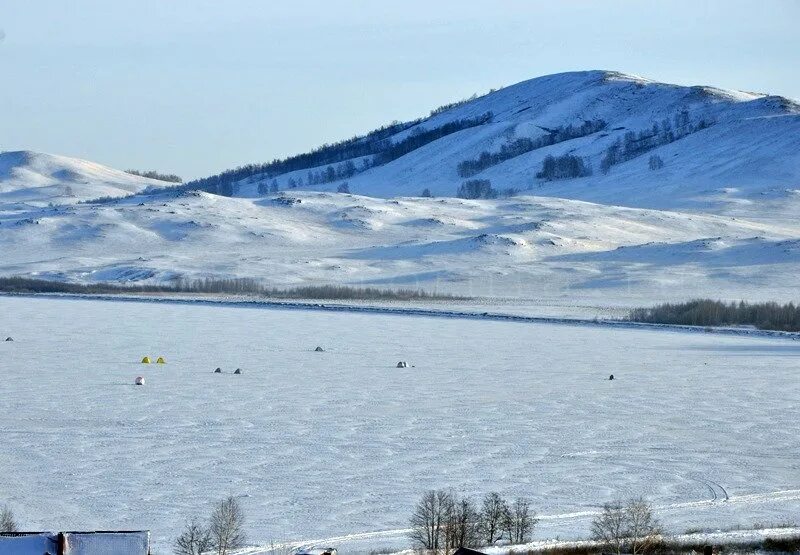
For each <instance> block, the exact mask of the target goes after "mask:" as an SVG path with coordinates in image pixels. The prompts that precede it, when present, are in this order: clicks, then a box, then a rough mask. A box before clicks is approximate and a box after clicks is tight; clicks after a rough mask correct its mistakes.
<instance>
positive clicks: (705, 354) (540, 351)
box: [0, 297, 800, 553]
mask: <svg viewBox="0 0 800 555" xmlns="http://www.w3.org/2000/svg"><path fill="white" fill-rule="evenodd" d="M0 335H2V338H3V339H4V338H5V336H12V337H13V338H14V339H15V341H13V342H2V343H0V357H1V358H0V360H2V362H1V363H0V365H1V366H0V367H2V382H0V387H1V388H2V401H1V402H0V421H2V422H4V425H3V427H2V430H0V433H2V435H3V438H2V442H0V500H3V501H6V502H8V503H9V504H10V505H11V506H13V507H14V509H15V511H16V512H17V514H18V517H19V520H20V521H21V522H22V523H23V524H24V527H25V528H34V529H36V528H42V529H91V528H150V529H152V530H153V539H154V542H155V547H156V552H158V553H166V552H168V550H169V544H170V542H171V538H172V537H174V535H175V534H176V532H177V531H178V530H179V529H180V527H181V526H182V524H183V522H184V521H185V519H186V518H188V517H189V516H191V515H194V514H198V515H205V514H206V513H208V511H209V508H210V504H211V503H212V502H213V501H214V500H215V499H218V498H220V497H222V496H225V495H228V494H233V495H237V496H241V499H242V503H243V505H244V508H245V510H246V512H247V516H248V532H249V536H250V538H251V541H252V542H253V543H257V544H266V543H268V542H270V541H271V540H274V541H276V542H281V541H303V540H313V539H325V538H332V537H337V536H349V535H352V534H358V533H364V534H365V535H364V536H362V537H361V539H360V540H359V539H358V537H350V538H342V539H340V540H338V541H336V544H337V545H338V546H340V547H342V548H343V551H340V552H346V553H359V552H369V551H370V550H372V549H376V548H379V547H384V546H385V547H398V548H402V547H404V545H405V544H406V540H405V538H404V536H403V532H402V530H403V529H404V528H405V527H406V525H407V520H408V515H409V513H410V511H411V508H412V506H413V504H414V502H415V500H416V499H417V497H418V496H419V495H420V494H421V493H422V492H423V491H424V490H426V489H429V488H440V487H453V488H455V489H457V490H458V491H460V492H462V493H464V494H468V495H473V496H476V497H478V496H481V495H482V494H484V493H486V492H488V491H491V490H498V491H500V492H502V493H503V494H506V495H508V496H516V495H524V496H528V497H530V498H531V499H532V501H533V503H534V504H535V506H536V507H537V509H538V511H539V512H540V513H541V514H542V515H543V518H542V522H541V524H540V527H539V528H538V530H537V532H536V538H537V539H545V538H552V537H555V536H557V535H558V536H561V537H562V538H564V537H567V538H581V537H585V535H586V534H587V531H588V523H589V521H590V520H591V514H592V511H594V510H596V508H597V507H598V506H599V505H600V504H602V503H603V502H604V501H608V500H610V499H612V498H613V497H615V496H618V495H621V496H628V495H639V494H642V495H645V496H647V497H648V498H649V499H650V500H651V501H652V502H653V503H654V504H655V505H656V506H657V507H658V508H659V516H660V517H661V518H662V519H663V520H664V523H665V524H666V526H667V528H668V529H669V530H671V531H673V532H683V531H685V530H686V529H687V528H690V527H692V528H694V527H701V528H712V529H713V528H715V527H722V528H727V527H730V526H735V525H738V524H741V525H745V526H751V525H752V524H753V523H754V522H761V523H774V522H779V521H785V520H787V519H793V518H796V515H798V512H799V511H800V472H799V470H800V467H799V466H798V461H797V453H798V452H800V438H799V437H798V435H797V433H796V432H797V422H798V420H799V419H800V405H798V403H797V399H798V397H799V396H800V380H798V379H797V372H796V367H797V360H798V356H800V343H796V342H793V341H791V340H786V339H767V338H758V337H734V336H723V335H717V334H701V333H682V332H675V331H653V330H637V329H610V328H601V327H579V326H559V325H540V324H527V323H526V324H522V323H508V322H496V321H481V320H474V319H473V320H455V319H444V318H423V317H410V316H393V315H379V314H347V313H328V312H313V311H293V310H279V309H254V308H243V307H225V306H220V307H213V306H203V305H175V304H155V303H120V302H108V301H89V300H66V299H30V298H9V297H3V298H0ZM317 345H321V346H323V347H324V348H325V349H326V352H323V353H315V352H312V351H313V349H314V347H316V346H317ZM144 355H150V356H159V355H163V356H165V357H166V359H167V364H166V365H155V364H153V365H149V366H148V365H142V364H139V360H140V359H141V357H142V356H144ZM399 360H406V361H408V363H409V368H405V369H396V368H395V367H394V366H395V364H396V363H397V361H399ZM217 366H221V367H222V368H223V369H224V370H225V371H226V373H224V374H222V375H219V374H213V373H212V370H213V369H214V368H215V367H217ZM236 367H241V368H242V369H243V370H244V373H243V374H242V375H239V376H236V375H233V374H232V370H233V369H235V368H236ZM611 373H613V374H615V376H616V377H617V379H616V380H614V381H613V382H610V381H608V379H607V378H608V375H609V374H611ZM137 375H142V376H144V377H145V378H146V380H147V384H146V385H145V386H144V387H136V386H134V385H132V384H133V380H134V378H135V377H136V376H137Z"/></svg>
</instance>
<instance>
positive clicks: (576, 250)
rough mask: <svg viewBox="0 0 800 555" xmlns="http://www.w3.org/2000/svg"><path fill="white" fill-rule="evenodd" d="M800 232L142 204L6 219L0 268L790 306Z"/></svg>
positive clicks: (339, 198) (488, 208)
mask: <svg viewBox="0 0 800 555" xmlns="http://www.w3.org/2000/svg"><path fill="white" fill-rule="evenodd" d="M798 237H800V223H794V222H789V223H785V222H780V221H779V222H776V223H769V222H754V221H750V220H745V219H741V218H731V217H725V216H715V215H699V214H689V213H681V212H667V211H659V210H645V209H633V208H623V207H618V206H604V205H599V204H592V203H586V202H582V201H573V200H564V199H553V198H548V197H517V198H514V199H509V200H462V199H454V198H447V199H444V198H443V199H424V198H397V199H390V200H387V199H380V198H369V197H360V196H355V195H343V194H335V193H314V192H305V193H295V194H291V195H290V194H279V195H277V196H273V197H268V198H263V199H243V198H227V197H222V196H217V195H212V194H208V193H200V192H192V193H181V194H177V195H176V194H159V195H152V196H147V195H140V196H137V197H131V198H126V199H123V200H119V201H114V202H107V203H99V204H81V205H74V206H66V207H49V208H38V209H37V208H34V209H31V208H28V209H19V208H7V209H5V210H3V209H2V208H0V250H2V252H3V253H4V256H3V260H2V262H1V263H0V273H2V274H5V275H9V274H24V275H38V276H44V277H48V278H56V279H67V280H77V281H122V282H125V281H141V280H149V281H155V282H162V281H168V280H170V279H172V278H175V277H178V276H188V277H205V276H242V277H256V278H259V279H262V280H263V281H264V282H266V283H269V284H272V285H275V286H278V287H284V286H291V285H297V284H328V283H344V284H351V285H391V286H404V287H409V286H410V287H421V288H424V289H428V290H440V291H449V292H454V293H460V294H465V295H489V296H504V297H518V298H542V297H551V298H557V297H561V296H564V295H566V296H569V297H570V298H576V299H577V298H582V297H583V298H594V299H610V298H618V299H621V298H631V299H634V300H635V299H639V298H644V299H646V300H647V301H646V302H652V301H653V300H655V299H659V298H682V297H684V296H687V295H689V296H694V295H700V294H706V295H711V296H720V295H722V296H725V297H733V298H740V297H747V298H775V299H787V300H790V299H792V298H793V295H794V292H795V291H796V290H797V289H796V288H797V287H798V286H800V277H799V276H800V272H798V269H800V240H798Z"/></svg>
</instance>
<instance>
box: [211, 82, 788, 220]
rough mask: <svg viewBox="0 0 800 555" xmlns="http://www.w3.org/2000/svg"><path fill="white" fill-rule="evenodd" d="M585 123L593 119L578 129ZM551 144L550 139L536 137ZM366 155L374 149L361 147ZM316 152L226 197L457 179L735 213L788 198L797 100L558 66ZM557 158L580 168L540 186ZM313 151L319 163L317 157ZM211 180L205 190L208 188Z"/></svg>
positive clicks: (444, 186)
mask: <svg viewBox="0 0 800 555" xmlns="http://www.w3.org/2000/svg"><path fill="white" fill-rule="evenodd" d="M487 115H490V117H489V118H486V121H484V116H487ZM585 122H591V123H592V124H593V125H592V126H589V128H588V129H587V130H584V131H583V132H580V131H578V129H577V128H579V127H580V126H581V125H582V124H584V123H585ZM665 122H667V125H666V126H665ZM447 125H451V126H453V125H455V127H461V126H463V127H464V128H463V129H458V130H456V131H455V132H451V133H449V134H446V135H443V136H441V137H439V136H438V134H437V133H436V130H442V132H444V131H448V130H447V129H445V128H444V126H447ZM570 125H571V126H573V131H574V132H573V134H572V135H575V134H583V136H572V135H570V134H566V136H565V134H564V133H563V132H562V133H560V135H559V132H560V131H563V130H564V129H565V128H566V127H567V126H570ZM654 126H655V127H654ZM587 131H588V132H587ZM631 132H632V133H634V134H635V135H634V136H632V137H633V139H634V140H633V141H632V142H631V143H630V145H627V144H626V140H625V135H626V133H631ZM387 133H388V134H387ZM426 133H427V136H426ZM414 136H417V137H421V140H419V141H417V143H415V144H411V145H408V148H411V147H414V146H416V148H413V149H411V150H409V151H408V152H406V153H404V154H403V155H402V156H399V157H394V156H388V157H387V156H383V155H382V154H381V152H384V153H385V151H386V149H387V148H388V146H390V145H394V146H397V145H402V144H403V141H404V140H407V139H409V137H414ZM569 137H572V138H569ZM429 139H430V140H429ZM521 139H523V140H524V139H530V140H531V141H532V143H533V145H530V144H529V145H528V147H527V148H530V146H538V148H532V149H530V150H528V151H527V152H525V150H526V148H522V149H520V148H518V147H519V146H520V145H521V144H522V143H520V142H519V141H520V140H521ZM428 140H429V142H426V141H428ZM551 140H556V141H557V142H555V143H554V144H547V143H548V142H550V141H551ZM617 140H620V141H621V142H622V147H623V149H624V148H625V147H626V146H631V147H633V149H632V151H630V152H628V153H627V154H623V156H621V157H620V158H621V159H620V160H618V161H617V163H615V164H613V165H612V166H610V167H609V168H607V169H608V171H607V172H604V171H603V159H604V158H606V157H607V155H608V150H609V148H610V147H612V145H613V144H614V143H615V141H617ZM381 141H383V143H382V144H381ZM515 142H516V143H515ZM370 144H371V145H372V148H370ZM417 144H418V145H419V146H417ZM515 145H516V147H517V148H516V151H514V148H513V147H514V146H515ZM523 146H524V145H523ZM355 147H360V148H355ZM504 147H505V148H506V149H507V150H508V149H511V150H512V152H510V153H507V154H506V155H505V156H502V157H501V158H503V159H501V160H494V161H493V163H491V164H490V165H487V166H486V167H482V168H480V171H475V172H467V173H465V172H461V173H460V172H459V164H462V163H463V162H465V161H470V160H478V159H479V157H480V156H481V153H483V152H485V153H487V154H488V155H492V154H498V153H500V152H501V151H502V149H503V148H504ZM372 151H377V154H366V155H365V154H364V153H365V152H372ZM520 151H522V152H520ZM326 152H327V154H326ZM401 152H405V149H401ZM317 154H318V156H316V157H313V156H310V155H307V158H309V159H308V160H306V163H303V160H299V161H298V163H299V165H300V166H302V168H301V169H295V170H294V171H285V170H286V169H288V167H287V165H286V164H284V165H283V166H281V165H272V166H264V167H259V166H254V167H252V168H250V169H249V171H245V172H244V173H241V172H240V173H239V174H235V173H234V174H233V176H234V177H239V179H236V180H235V183H234V184H233V187H232V189H233V192H234V194H236V195H239V196H257V195H258V194H259V193H258V190H259V185H261V190H262V192H263V190H264V189H265V188H266V187H267V186H268V185H269V184H271V183H272V182H273V181H275V182H276V183H277V185H278V186H279V187H280V189H281V190H284V189H287V188H290V187H292V185H295V186H298V188H301V189H312V190H328V191H335V190H337V188H338V187H339V186H340V185H341V184H342V182H345V181H346V182H347V183H348V186H349V190H350V191H351V192H353V193H357V194H361V195H369V196H379V197H395V196H417V195H420V194H421V192H422V191H423V190H424V189H426V188H427V189H429V190H430V192H431V193H432V194H433V195H435V196H455V195H456V191H457V189H458V187H459V185H460V184H461V183H463V182H464V181H465V179H467V178H470V179H488V180H490V181H491V184H492V187H493V188H495V189H496V190H498V191H503V190H505V189H516V190H519V191H522V192H528V194H536V195H539V196H554V197H562V198H573V199H581V200H589V201H593V202H602V203H605V204H618V205H625V206H637V207H648V208H668V209H676V208H677V209H691V210H712V211H715V212H719V213H723V212H728V213H740V214H741V213H747V212H749V211H748V207H749V205H750V203H752V202H755V201H759V200H761V199H762V198H764V197H768V198H770V199H774V198H777V199H780V198H783V197H786V196H792V195H795V194H797V189H800V104H798V103H797V102H796V101H793V100H789V99H786V98H783V97H778V96H769V95H766V94H760V93H749V92H740V91H731V90H722V89H717V88H713V87H705V86H696V87H685V86H677V85H670V84H665V83H659V82H656V81H651V80H648V79H644V78H641V77H636V76H632V75H625V74H621V73H617V72H608V71H587V72H573V73H562V74H556V75H549V76H546V77H539V78H536V79H532V80H529V81H525V82H522V83H519V84H517V85H513V86H509V87H506V88H503V89H501V90H498V91H495V92H492V93H490V94H487V95H485V96H482V97H479V98H476V99H474V100H471V101H468V102H465V103H462V104H458V105H455V106H453V107H452V108H449V109H444V110H441V111H439V112H438V113H436V114H435V115H433V116H431V117H429V118H426V119H424V120H422V121H418V122H410V123H407V124H399V125H395V126H394V127H390V128H389V129H388V130H387V131H386V132H384V133H374V134H372V135H370V136H366V137H364V138H362V139H360V140H357V141H354V142H351V143H348V144H346V145H344V148H341V149H339V150H336V149H334V150H331V149H330V148H329V149H328V151H326V150H325V149H321V150H319V151H318V152H317ZM509 154H511V155H509ZM513 154H517V155H513ZM565 154H571V155H573V156H577V157H580V158H581V159H583V160H584V161H585V163H586V164H587V166H591V169H592V175H590V176H586V177H580V178H572V179H557V180H550V181H548V180H546V179H540V178H537V177H536V174H537V172H539V171H540V170H541V169H542V163H543V161H544V159H545V158H546V157H547V156H556V157H557V156H562V155H565ZM351 155H352V156H351ZM651 156H656V157H658V160H660V162H657V163H656V165H660V164H663V167H659V168H656V169H650V158H651ZM300 158H302V157H300ZM325 158H327V159H328V161H329V162H330V163H320V162H321V161H322V160H324V159H325ZM365 160H366V161H367V162H366V165H365ZM350 162H352V166H350V167H349V168H348V166H346V164H348V163H350ZM310 164H316V165H310ZM369 164H372V167H369V168H368V166H369ZM295 165H298V164H297V163H296V164H295ZM328 166H331V167H332V168H333V170H334V172H335V173H340V174H341V177H338V178H333V179H332V180H331V181H330V182H326V183H313V184H309V181H319V179H317V178H318V177H321V178H322V180H326V179H327V178H330V177H333V175H334V174H333V173H330V171H331V170H328ZM246 170H247V169H246ZM262 170H263V171H262ZM326 172H328V174H327V175H326ZM350 173H352V175H349V174H350ZM467 174H469V175H468V176H467ZM309 178H311V179H309ZM213 182H214V180H213V179H212V180H210V183H209V182H206V185H209V184H210V185H211V186H212V187H213Z"/></svg>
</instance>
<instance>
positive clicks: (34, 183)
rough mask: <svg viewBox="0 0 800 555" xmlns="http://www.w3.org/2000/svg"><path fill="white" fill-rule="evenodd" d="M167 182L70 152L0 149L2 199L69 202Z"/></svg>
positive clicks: (46, 202) (112, 194)
mask: <svg viewBox="0 0 800 555" xmlns="http://www.w3.org/2000/svg"><path fill="white" fill-rule="evenodd" d="M166 185H169V183H165V182H163V181H158V180H155V179H148V178H145V177H139V176H138V175H131V174H129V173H126V172H123V171H120V170H115V169H112V168H109V167H107V166H103V165H100V164H96V163H95V162H89V161H87V160H79V159H77V158H69V157H67V156H57V155H54V154H44V153H40V152H31V151H25V150H22V151H16V152H2V153H0V203H14V202H20V203H34V204H37V205H42V204H48V203H53V204H70V203H75V202H79V201H85V200H92V199H97V198H101V197H121V196H126V195H130V194H132V193H138V192H141V191H143V190H145V189H147V188H160V187H164V186H166Z"/></svg>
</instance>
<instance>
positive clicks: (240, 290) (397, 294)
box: [0, 276, 460, 301]
mask: <svg viewBox="0 0 800 555" xmlns="http://www.w3.org/2000/svg"><path fill="white" fill-rule="evenodd" d="M0 291H2V292H5V293H66V294H75V295H124V294H147V293H209V294H213V293H226V294H234V295H255V296H260V297H264V298H269V299H329V300H336V299H359V300H397V301H402V300H413V299H458V298H460V297H456V296H451V295H446V294H440V293H429V292H427V291H424V290H419V289H380V288H377V287H352V286H349V285H305V286H298V287H292V288H288V289H278V288H276V287H269V286H267V285H265V284H263V283H262V282H261V281H259V280H257V279H254V278H201V279H191V278H184V279H179V280H177V281H174V282H170V283H165V284H125V285H123V284H117V283H68V282H63V281H51V280H44V279H35V278H26V277H17V276H12V277H0Z"/></svg>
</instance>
